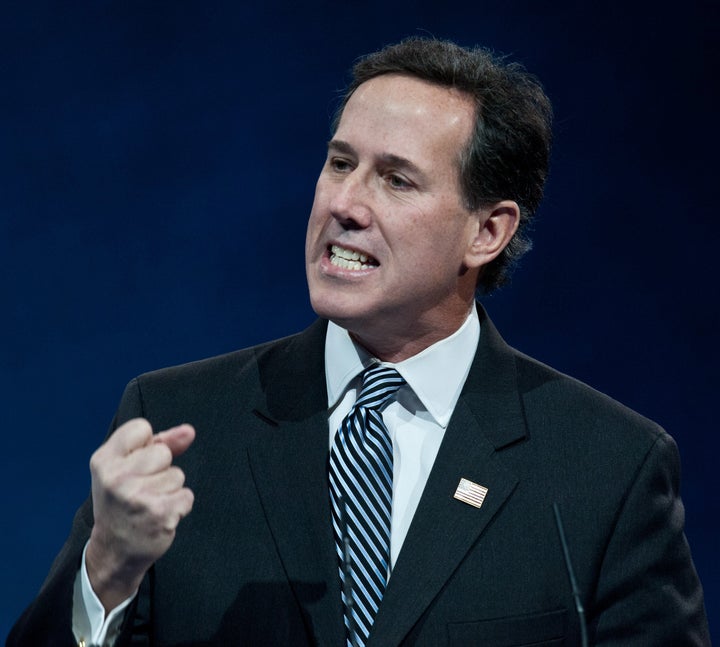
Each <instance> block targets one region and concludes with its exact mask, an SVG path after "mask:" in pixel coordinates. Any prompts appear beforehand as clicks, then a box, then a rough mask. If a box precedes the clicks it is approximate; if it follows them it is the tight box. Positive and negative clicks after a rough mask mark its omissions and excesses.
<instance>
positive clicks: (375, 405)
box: [355, 364, 405, 410]
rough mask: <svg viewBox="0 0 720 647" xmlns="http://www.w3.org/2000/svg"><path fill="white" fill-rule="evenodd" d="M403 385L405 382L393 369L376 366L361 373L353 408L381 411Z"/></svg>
mask: <svg viewBox="0 0 720 647" xmlns="http://www.w3.org/2000/svg"><path fill="white" fill-rule="evenodd" d="M403 384H405V380H404V379H403V378H402V376H401V375H400V373H398V372H397V371H396V370H395V369H394V368H391V367H389V366H381V365H379V364H377V365H375V366H373V367H372V368H369V369H367V370H366V371H365V373H363V376H362V388H361V389H360V395H358V398H357V401H356V402H355V407H356V408H357V407H364V408H365V409H377V410H381V409H383V408H384V407H385V406H387V404H388V403H389V402H390V400H391V399H392V398H393V396H394V395H395V393H397V390H398V389H399V388H400V387H401V386H402V385H403Z"/></svg>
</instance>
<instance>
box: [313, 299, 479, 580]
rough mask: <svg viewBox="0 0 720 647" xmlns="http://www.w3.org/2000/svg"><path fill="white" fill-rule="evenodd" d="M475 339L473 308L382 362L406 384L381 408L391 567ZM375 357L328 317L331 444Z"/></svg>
mask: <svg viewBox="0 0 720 647" xmlns="http://www.w3.org/2000/svg"><path fill="white" fill-rule="evenodd" d="M479 339H480V321H479V319H478V315H477V311H476V309H475V308H473V309H472V312H471V314H470V315H469V316H468V318H467V319H466V320H465V323H463V325H462V326H461V327H460V328H459V329H458V330H457V331H456V332H455V333H453V334H452V335H450V337H446V338H445V339H442V340H440V341H439V342H436V343H435V344H433V345H432V346H429V347H428V348H426V349H425V350H424V351H422V352H421V353H418V354H417V355H413V356H412V357H410V358H408V359H406V360H403V361H402V362H398V363H397V364H393V363H391V362H380V363H381V364H383V365H384V366H392V367H393V368H395V369H396V370H397V372H398V373H400V375H402V377H403V378H404V379H405V382H406V383H407V384H405V385H403V386H402V387H401V388H400V389H399V391H398V392H397V397H396V399H395V400H393V401H391V403H390V404H389V405H388V406H387V407H386V408H385V409H384V410H383V413H382V416H383V420H384V422H385V426H386V427H387V428H388V431H389V432H390V437H391V438H392V442H393V500H392V521H391V527H390V565H391V569H392V567H393V566H395V561H396V560H397V556H398V554H399V553H400V549H401V548H402V545H403V542H404V541H405V536H406V535H407V531H408V528H409V527H410V522H411V521H412V518H413V516H414V514H415V509H416V508H417V506H418V503H419V502H420V497H421V495H422V492H423V490H424V489H425V483H426V482H427V479H428V476H429V475H430V470H431V469H432V466H433V463H434V462H435V457H436V456H437V453H438V450H439V449H440V443H441V442H442V439H443V436H444V435H445V429H446V428H447V426H448V423H449V422H450V417H451V416H452V412H453V411H454V410H455V405H456V404H457V401H458V398H459V397H460V392H461V391H462V387H463V385H464V384H465V380H466V379H467V376H468V373H469V372H470V365H471V364H472V360H473V357H474V356H475V351H476V350H477V345H478V340H479ZM377 362H378V360H377V359H375V358H374V357H372V355H370V354H369V353H368V352H367V351H366V350H365V349H364V348H363V347H362V346H360V345H358V344H356V343H355V342H353V340H352V338H351V337H350V335H349V334H348V332H347V330H345V329H344V328H340V327H339V326H336V325H335V324H334V323H332V322H330V323H329V324H328V330H327V337H326V338H325V379H326V382H327V392H328V408H329V413H330V415H329V420H328V427H329V434H330V445H332V441H333V437H334V436H335V433H336V432H337V429H338V427H339V426H340V423H341V422H342V420H343V418H344V417H345V416H346V415H347V414H348V413H349V412H350V409H351V408H352V406H353V404H355V400H356V399H357V394H358V388H359V387H360V386H361V382H360V374H361V373H362V372H363V371H364V370H365V369H366V368H367V367H368V366H370V365H372V364H373V363H377Z"/></svg>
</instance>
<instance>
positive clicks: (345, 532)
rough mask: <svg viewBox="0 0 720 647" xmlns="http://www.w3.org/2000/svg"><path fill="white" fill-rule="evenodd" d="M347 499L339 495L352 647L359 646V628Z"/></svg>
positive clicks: (343, 565)
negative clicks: (354, 596) (354, 595)
mask: <svg viewBox="0 0 720 647" xmlns="http://www.w3.org/2000/svg"><path fill="white" fill-rule="evenodd" d="M346 514H347V509H346V508H345V499H344V498H343V497H342V496H341V495H338V521H339V522H340V536H341V537H342V545H343V549H342V565H341V568H342V573H343V583H342V589H343V590H342V592H343V595H344V596H345V606H346V608H347V619H348V634H349V635H350V646H351V647H358V645H357V627H356V625H355V600H354V598H353V594H352V591H353V576H352V557H351V556H350V537H349V535H348V528H347V520H346V519H345V515H346Z"/></svg>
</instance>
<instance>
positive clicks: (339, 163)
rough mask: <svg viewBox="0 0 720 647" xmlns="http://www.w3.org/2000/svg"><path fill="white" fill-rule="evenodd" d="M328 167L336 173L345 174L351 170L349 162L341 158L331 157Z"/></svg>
mask: <svg viewBox="0 0 720 647" xmlns="http://www.w3.org/2000/svg"><path fill="white" fill-rule="evenodd" d="M328 166H330V168H331V169H332V170H333V171H335V172H336V173H347V172H349V171H351V170H352V165H351V164H350V162H349V161H348V160H346V159H344V158H342V157H331V158H330V159H328Z"/></svg>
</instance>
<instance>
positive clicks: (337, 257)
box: [330, 245, 372, 270]
mask: <svg viewBox="0 0 720 647" xmlns="http://www.w3.org/2000/svg"><path fill="white" fill-rule="evenodd" d="M330 251H331V252H332V254H331V255H330V262H331V263H332V264H333V265H337V266H338V267H342V268H343V269H346V270H365V269H367V268H369V267H372V265H370V264H368V263H367V261H368V256H367V255H366V254H361V253H360V252H358V251H355V250H353V249H345V248H344V247H339V246H338V245H332V247H331V248H330Z"/></svg>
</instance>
